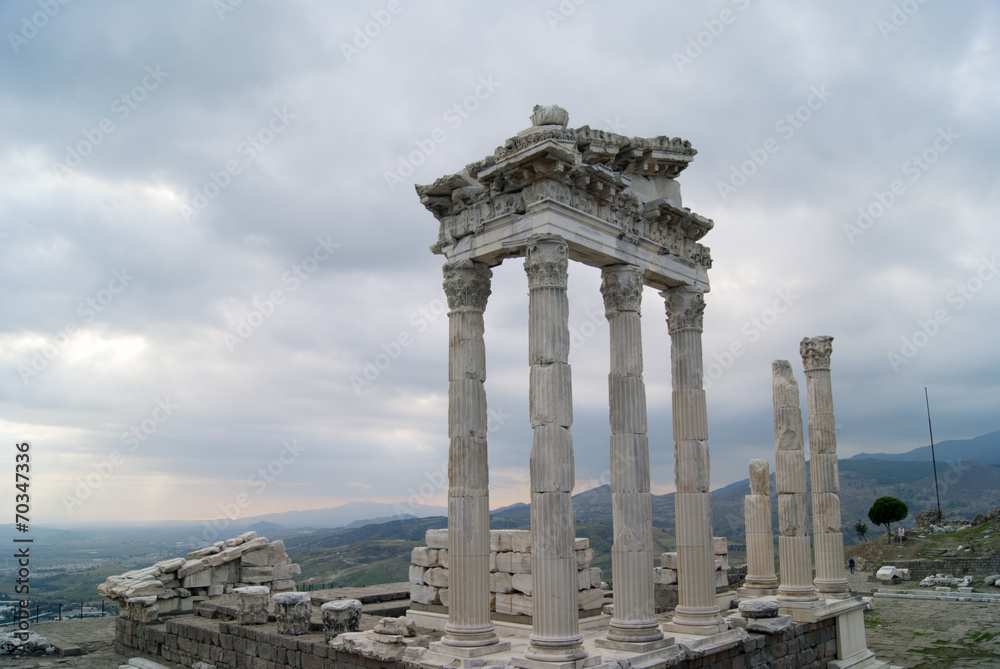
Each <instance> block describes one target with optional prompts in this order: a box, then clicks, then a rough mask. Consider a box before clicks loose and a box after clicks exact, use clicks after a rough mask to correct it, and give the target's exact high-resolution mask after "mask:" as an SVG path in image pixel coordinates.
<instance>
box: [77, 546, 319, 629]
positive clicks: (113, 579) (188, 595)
mask: <svg viewBox="0 0 1000 669" xmlns="http://www.w3.org/2000/svg"><path fill="white" fill-rule="evenodd" d="M299 573H301V569H300V568H299V566H298V565H297V564H293V563H292V559H291V558H290V557H288V554H287V553H286V552H285V544H284V542H283V541H281V540H278V541H268V540H267V538H266V537H258V536H257V533H256V532H252V531H251V532H244V533H243V534H241V535H239V536H238V537H235V538H233V539H227V540H226V541H217V542H215V543H214V544H213V545H211V546H207V547H205V548H202V549H199V550H196V551H192V552H191V553H188V554H187V556H186V557H183V558H182V557H176V558H170V559H167V560H161V561H160V562H157V563H156V564H154V565H153V566H151V567H146V568H144V569H136V570H133V571H129V572H126V573H124V574H121V575H119V576H109V577H108V579H107V580H106V581H105V582H104V583H102V584H101V585H100V586H98V588H97V592H98V594H100V595H101V596H102V597H107V598H108V599H110V600H112V601H114V602H115V603H117V604H118V607H119V615H122V616H124V617H127V618H130V619H132V620H137V621H139V622H144V623H148V622H152V621H154V620H156V619H157V618H158V617H159V615H160V614H168V613H186V612H190V611H192V610H194V606H195V604H196V603H198V602H202V601H211V600H213V599H216V598H219V597H223V596H226V595H230V594H231V593H232V592H233V591H234V590H235V589H236V588H243V587H247V586H264V587H267V588H268V591H269V592H270V593H271V594H274V593H280V592H291V591H294V590H295V582H294V581H293V580H292V578H293V576H294V575H295V574H299Z"/></svg>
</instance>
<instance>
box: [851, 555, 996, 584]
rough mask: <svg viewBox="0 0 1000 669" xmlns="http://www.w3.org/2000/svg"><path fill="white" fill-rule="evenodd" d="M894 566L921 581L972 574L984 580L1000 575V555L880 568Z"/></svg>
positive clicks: (898, 563)
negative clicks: (935, 576) (947, 575)
mask: <svg viewBox="0 0 1000 669" xmlns="http://www.w3.org/2000/svg"><path fill="white" fill-rule="evenodd" d="M886 565H892V566H893V567H895V568H896V569H909V570H910V578H911V579H913V580H915V581H919V580H921V579H923V578H924V577H926V576H933V575H934V574H951V575H952V576H966V575H969V574H971V575H972V577H973V578H978V579H983V578H986V577H987V576H991V575H993V574H1000V554H997V555H993V556H991V557H981V558H972V557H969V558H966V557H945V558H938V559H937V560H895V561H888V562H883V563H882V564H881V565H880V566H886ZM876 571H878V568H875V569H873V570H872V572H873V573H872V575H871V576H869V577H868V580H869V581H875V580H877V579H876V578H875V574H874V572H876Z"/></svg>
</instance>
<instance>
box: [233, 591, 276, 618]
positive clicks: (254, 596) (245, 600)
mask: <svg viewBox="0 0 1000 669" xmlns="http://www.w3.org/2000/svg"><path fill="white" fill-rule="evenodd" d="M233 592H235V593H236V622H238V623H240V624H241V625H263V624H264V623H266V622H267V605H268V601H269V596H270V594H271V591H270V590H269V589H268V588H267V587H266V586H263V585H251V586H247V587H245V588H236V589H235V590H233Z"/></svg>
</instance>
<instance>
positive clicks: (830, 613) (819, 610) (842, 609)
mask: <svg viewBox="0 0 1000 669" xmlns="http://www.w3.org/2000/svg"><path fill="white" fill-rule="evenodd" d="M864 608H865V601H864V600H863V599H862V598H861V596H860V595H854V596H851V597H846V598H843V599H840V598H829V599H827V600H826V601H823V600H820V606H819V607H816V608H814V609H813V613H814V614H815V616H816V620H826V619H827V618H833V617H834V616H840V615H843V614H845V613H850V612H851V611H856V610H858V609H864Z"/></svg>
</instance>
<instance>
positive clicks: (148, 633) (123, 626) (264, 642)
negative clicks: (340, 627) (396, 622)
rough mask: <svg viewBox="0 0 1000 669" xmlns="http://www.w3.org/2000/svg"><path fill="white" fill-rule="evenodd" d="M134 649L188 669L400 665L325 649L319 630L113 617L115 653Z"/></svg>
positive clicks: (389, 668)
mask: <svg viewBox="0 0 1000 669" xmlns="http://www.w3.org/2000/svg"><path fill="white" fill-rule="evenodd" d="M129 651H140V652H142V653H147V654H149V655H154V656H156V657H161V658H163V659H164V660H167V661H169V662H176V663H177V664H181V665H184V666H186V667H189V666H191V665H193V664H195V663H196V662H205V663H207V664H210V665H213V666H215V667H216V668H217V669H246V668H248V667H251V668H252V669H286V668H288V669H325V668H328V667H343V668H347V669H350V668H353V667H357V668H358V669H402V664H401V663H394V662H378V661H377V660H373V659H371V658H365V657H362V656H361V655H353V654H351V653H343V652H338V651H335V650H333V649H332V648H330V647H329V645H328V644H327V643H326V641H325V640H324V637H323V633H322V632H317V633H315V634H305V635H301V636H281V635H279V634H278V633H277V631H276V630H275V628H274V626H273V625H268V626H267V627H264V626H253V627H247V626H243V625H237V624H236V623H229V622H219V621H218V620H209V619H207V618H197V617H184V618H174V619H172V620H168V621H167V622H166V623H165V624H164V623H160V624H147V623H140V622H138V621H135V620H128V619H126V618H119V619H118V620H117V621H116V626H115V652H117V653H119V654H122V655H129V654H130V652H129Z"/></svg>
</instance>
